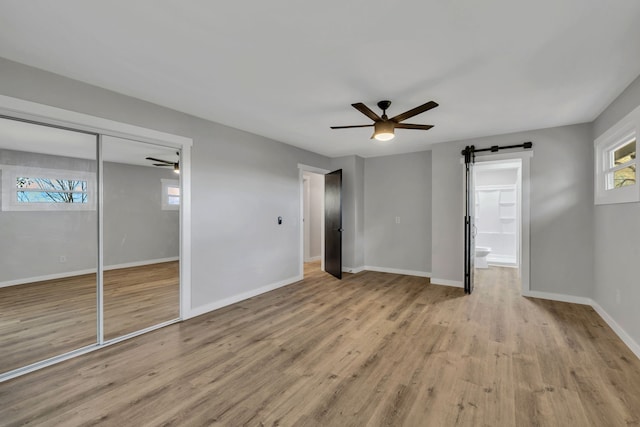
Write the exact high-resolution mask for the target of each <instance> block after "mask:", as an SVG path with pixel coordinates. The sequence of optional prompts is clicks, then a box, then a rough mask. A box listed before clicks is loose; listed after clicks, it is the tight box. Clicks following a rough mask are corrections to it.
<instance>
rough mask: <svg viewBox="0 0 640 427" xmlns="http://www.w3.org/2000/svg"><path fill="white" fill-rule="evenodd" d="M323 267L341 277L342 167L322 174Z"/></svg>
mask: <svg viewBox="0 0 640 427" xmlns="http://www.w3.org/2000/svg"><path fill="white" fill-rule="evenodd" d="M324 269H325V271H326V272H327V273H329V274H331V275H333V276H335V277H336V278H338V279H342V169H339V170H337V171H333V172H329V173H328V174H326V175H325V176H324Z"/></svg>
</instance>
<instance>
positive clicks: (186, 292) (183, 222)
mask: <svg viewBox="0 0 640 427" xmlns="http://www.w3.org/2000/svg"><path fill="white" fill-rule="evenodd" d="M180 284H181V286H180V318H181V319H184V318H185V317H184V316H185V314H186V313H188V312H189V311H190V310H191V307H192V301H191V146H190V145H184V146H182V149H181V150H180Z"/></svg>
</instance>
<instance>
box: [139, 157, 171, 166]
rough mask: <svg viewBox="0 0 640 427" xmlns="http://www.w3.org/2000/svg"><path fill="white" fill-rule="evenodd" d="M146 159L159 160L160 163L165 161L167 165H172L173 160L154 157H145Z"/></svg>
mask: <svg viewBox="0 0 640 427" xmlns="http://www.w3.org/2000/svg"><path fill="white" fill-rule="evenodd" d="M145 158H146V159H147V160H153V161H154V162H161V163H166V164H168V165H173V162H170V161H168V160H162V159H156V158H155V157H145Z"/></svg>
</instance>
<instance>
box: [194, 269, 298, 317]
mask: <svg viewBox="0 0 640 427" xmlns="http://www.w3.org/2000/svg"><path fill="white" fill-rule="evenodd" d="M302 279H303V277H302V276H296V277H290V278H288V279H285V280H281V281H279V282H276V283H271V284H269V285H266V286H262V287H260V288H257V289H252V290H250V291H247V292H243V293H241V294H237V295H233V296H230V297H228V298H224V299H221V300H219V301H214V302H211V303H209V304H205V305H202V306H200V307H195V308H192V309H191V310H190V311H189V312H188V313H186V315H185V316H183V320H187V319H191V318H192V317H196V316H200V315H203V314H205V313H209V312H210V311H213V310H217V309H219V308H222V307H226V306H228V305H231V304H235V303H237V302H240V301H244V300H246V299H249V298H253V297H255V296H258V295H260V294H264V293H266V292H269V291H273V290H275V289H278V288H281V287H283V286H287V285H290V284H292V283H295V282H299V281H300V280H302Z"/></svg>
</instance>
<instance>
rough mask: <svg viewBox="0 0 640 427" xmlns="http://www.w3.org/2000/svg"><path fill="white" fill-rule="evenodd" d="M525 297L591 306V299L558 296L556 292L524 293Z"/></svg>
mask: <svg viewBox="0 0 640 427" xmlns="http://www.w3.org/2000/svg"><path fill="white" fill-rule="evenodd" d="M522 296H523V297H530V298H540V299H548V300H551V301H560V302H570V303H573V304H581V305H591V303H592V301H591V298H587V297H577V296H574V295H564V294H556V293H554V292H541V291H530V290H529V291H526V292H525V291H522Z"/></svg>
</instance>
